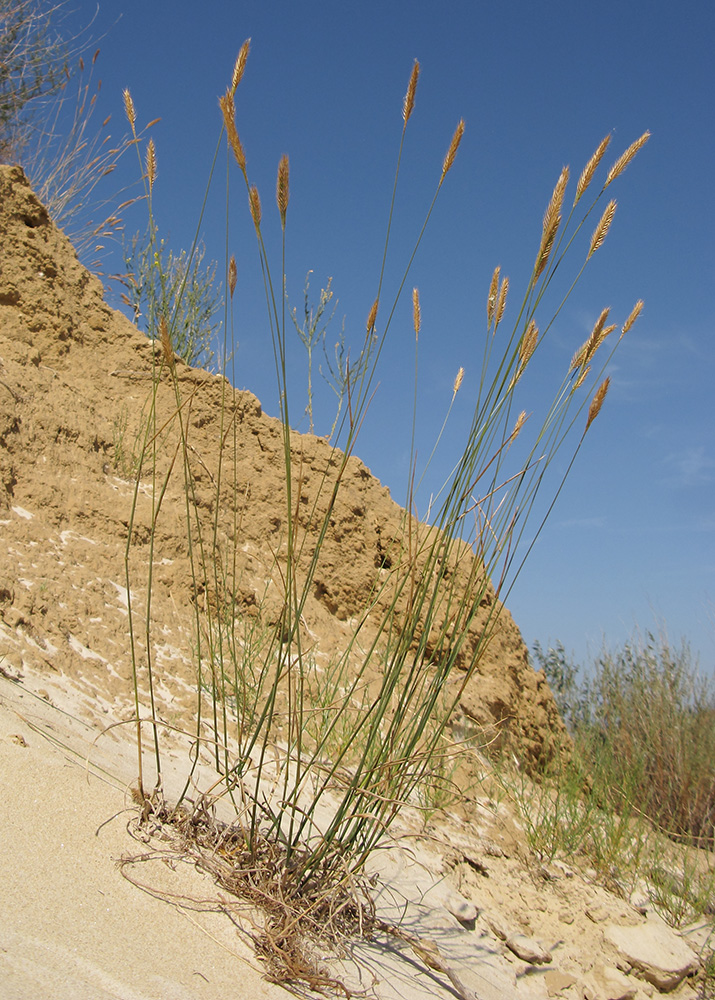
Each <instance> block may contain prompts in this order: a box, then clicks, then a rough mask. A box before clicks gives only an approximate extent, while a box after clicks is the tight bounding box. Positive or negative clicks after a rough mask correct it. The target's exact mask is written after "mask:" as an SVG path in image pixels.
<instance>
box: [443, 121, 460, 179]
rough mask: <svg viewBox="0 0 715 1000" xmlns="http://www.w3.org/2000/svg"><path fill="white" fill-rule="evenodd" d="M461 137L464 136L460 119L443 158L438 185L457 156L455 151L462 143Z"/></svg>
mask: <svg viewBox="0 0 715 1000" xmlns="http://www.w3.org/2000/svg"><path fill="white" fill-rule="evenodd" d="M463 135H464V119H463V118H460V120H459V124H458V125H457V127H456V129H455V130H454V135H453V136H452V141H451V142H450V144H449V149H448V150H447V155H446V156H445V158H444V163H443V164H442V176H441V178H440V184H441V183H442V181H443V180H444V179H445V177H446V176H447V174H448V173H449V171H450V170H451V169H452V164H453V163H454V158H455V156H456V155H457V150H458V149H459V144H460V142H461V141H462V136H463Z"/></svg>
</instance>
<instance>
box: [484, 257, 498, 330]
mask: <svg viewBox="0 0 715 1000" xmlns="http://www.w3.org/2000/svg"><path fill="white" fill-rule="evenodd" d="M500 272H501V267H500V266H499V265H498V264H497V266H496V267H495V268H494V274H493V275H492V281H491V284H490V285H489V297H488V298H487V322H488V323H489V324H490V325H491V322H492V320H493V319H494V313H495V311H496V307H497V292H498V291H499V274H500Z"/></svg>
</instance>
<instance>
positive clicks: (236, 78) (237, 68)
mask: <svg viewBox="0 0 715 1000" xmlns="http://www.w3.org/2000/svg"><path fill="white" fill-rule="evenodd" d="M250 48H251V39H250V38H247V39H246V41H245V42H244V43H243V45H242V46H241V51H240V52H239V53H238V56H237V57H236V62H235V63H234V66H233V76H232V77H231V97H233V95H234V94H235V93H236V87H238V85H239V83H240V82H241V77H242V76H243V72H244V70H245V68H246V60H247V59H248V53H249V51H250Z"/></svg>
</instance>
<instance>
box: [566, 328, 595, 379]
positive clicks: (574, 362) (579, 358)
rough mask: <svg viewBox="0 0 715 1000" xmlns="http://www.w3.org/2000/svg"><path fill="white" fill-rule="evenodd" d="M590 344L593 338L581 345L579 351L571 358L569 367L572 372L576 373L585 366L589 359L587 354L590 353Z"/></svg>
mask: <svg viewBox="0 0 715 1000" xmlns="http://www.w3.org/2000/svg"><path fill="white" fill-rule="evenodd" d="M590 343H591V338H590V337H589V338H588V340H587V341H586V342H585V343H583V344H581V346H580V347H579V349H578V350H577V351H576V353H575V354H574V356H573V357H572V358H571V364H570V365H569V371H570V372H575V371H576V369H577V368H581V366H582V365H584V364H585V362H586V357H587V355H586V352H587V351H588V345H589V344H590Z"/></svg>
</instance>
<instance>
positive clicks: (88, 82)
mask: <svg viewBox="0 0 715 1000" xmlns="http://www.w3.org/2000/svg"><path fill="white" fill-rule="evenodd" d="M65 6H66V4H65V2H64V0H61V2H59V3H56V4H52V3H49V4H48V3H46V2H45V0H0V160H4V161H6V162H13V163H17V164H18V165H19V166H21V167H22V168H23V169H24V171H25V173H26V174H27V177H28V179H29V181H30V183H31V185H32V187H33V189H34V191H35V193H36V194H37V196H38V198H39V199H40V200H41V201H42V204H43V205H44V206H45V207H46V208H47V210H48V212H49V214H50V216H51V218H52V219H53V221H54V222H55V224H56V225H57V226H59V227H60V228H61V229H63V230H64V231H65V233H66V235H67V236H68V237H69V238H70V239H71V241H72V244H73V246H74V248H75V250H76V251H77V255H78V257H79V258H80V260H82V261H84V262H85V263H86V264H87V266H88V267H89V268H90V269H92V270H93V271H99V269H100V267H101V258H102V253H103V251H105V250H106V243H107V242H108V241H111V240H114V239H116V238H117V237H118V236H119V234H120V233H121V232H122V229H123V220H122V213H123V212H124V210H125V209H127V208H128V207H129V206H130V205H131V204H133V203H134V201H135V200H136V198H135V197H134V196H127V194H128V193H127V191H126V190H124V189H122V188H121V186H120V187H119V188H114V187H113V185H112V184H111V183H109V186H108V181H107V178H108V177H109V176H110V175H112V174H113V173H114V172H115V170H116V169H117V167H118V166H119V163H120V161H121V159H122V158H123V156H124V155H125V153H126V152H127V151H128V150H129V149H130V148H131V147H132V146H133V145H135V143H136V142H137V141H138V140H139V137H140V136H137V135H136V134H135V135H133V136H127V135H122V136H120V137H119V138H118V139H113V138H112V134H111V132H110V130H109V129H110V121H111V115H107V116H105V117H104V118H103V119H102V121H101V123H99V124H98V123H97V116H98V109H99V107H100V105H101V101H100V92H101V86H102V81H101V80H95V71H96V66H97V60H98V58H99V49H97V50H96V51H95V52H94V54H93V55H92V57H91V59H89V60H88V61H87V63H85V60H84V57H83V56H82V55H81V54H80V55H77V58H76V59H75V58H74V56H75V55H76V50H77V49H78V48H79V47H80V46H79V45H78V44H76V40H74V43H73V46H72V50H70V46H69V45H68V44H67V43H66V42H65V41H64V40H63V38H62V35H61V33H60V31H59V29H58V28H57V27H56V26H55V25H56V22H57V19H58V15H59V13H60V12H61V11H62V9H63V8H64V7H65ZM153 124H154V122H150V123H149V124H148V125H147V126H146V129H148V128H150V127H151V125H153ZM95 255H98V256H95Z"/></svg>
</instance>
